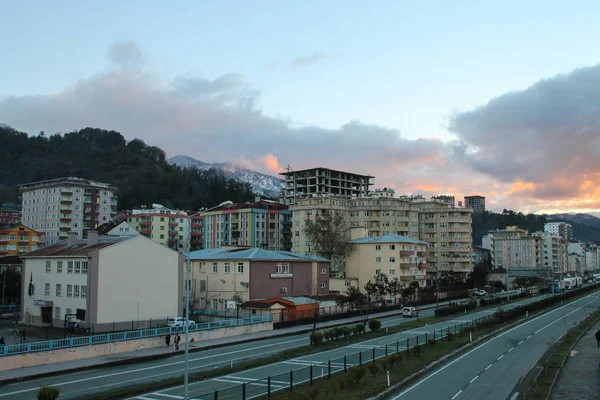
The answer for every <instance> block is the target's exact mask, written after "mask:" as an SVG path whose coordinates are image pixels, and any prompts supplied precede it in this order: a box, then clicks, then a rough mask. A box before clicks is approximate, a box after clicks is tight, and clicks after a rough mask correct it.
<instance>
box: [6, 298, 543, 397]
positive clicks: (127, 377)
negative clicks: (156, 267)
mask: <svg viewBox="0 0 600 400" xmlns="http://www.w3.org/2000/svg"><path fill="white" fill-rule="evenodd" d="M525 301H532V299H527V300H525ZM433 313H434V309H428V310H423V311H421V313H420V314H421V317H426V316H430V315H433ZM491 313H493V311H484V312H480V313H477V314H470V315H468V318H467V319H472V318H476V317H477V316H481V315H488V314H491ZM465 320H466V319H465ZM381 321H382V329H385V328H386V327H391V326H396V325H399V324H401V323H402V322H406V321H409V319H405V318H402V317H401V316H393V317H386V318H381ZM446 325H448V323H446V324H441V325H440V324H434V325H432V326H431V328H430V327H428V330H433V329H439V328H440V327H443V326H446ZM406 336H414V333H413V334H412V335H411V334H408V335H407V334H404V335H403V334H400V335H395V336H393V337H394V338H396V337H397V338H405V337H406ZM381 340H383V339H379V341H381ZM385 340H386V341H391V340H397V339H392V337H391V336H390V337H388V338H387V339H385ZM308 344H309V340H308V334H306V333H303V334H296V335H290V336H285V337H279V338H270V339H264V340H260V341H255V342H250V343H241V344H232V345H230V346H227V347H222V348H216V349H211V350H203V351H198V352H194V353H190V364H189V365H190V372H192V373H195V372H198V371H203V370H204V371H205V370H211V369H215V368H219V367H223V366H228V365H231V363H232V362H233V363H234V364H236V363H239V362H242V361H246V360H249V359H256V358H261V357H267V356H271V355H274V354H276V353H279V352H281V351H284V350H287V349H291V348H296V347H300V346H305V345H308ZM354 346H356V345H354ZM365 346H368V347H369V346H370V347H372V346H371V345H370V343H369V344H365ZM351 349H352V353H356V352H357V351H358V350H357V347H353V348H351ZM333 354H335V353H333ZM340 354H341V353H340ZM378 355H379V353H378ZM322 356H325V355H322ZM290 366H292V365H291V364H287V365H286V369H285V370H289V368H288V367H290ZM183 372H184V356H183V355H174V356H172V357H169V358H163V359H159V360H154V361H147V362H140V363H136V364H130V365H122V366H112V367H105V368H97V369H91V370H85V371H80V372H72V373H65V374H61V375H57V376H52V377H46V378H39V379H33V380H26V381H22V382H16V383H11V384H7V385H4V386H2V387H0V400H3V399H10V400H13V399H15V400H18V399H31V398H32V396H33V394H34V393H35V391H37V389H38V388H39V387H40V386H42V385H52V386H56V387H58V388H60V391H61V399H76V398H82V397H83V398H84V397H85V396H86V395H90V394H93V393H98V392H102V391H106V390H110V389H114V388H119V387H124V386H129V385H132V384H139V383H144V382H151V381H155V380H157V379H164V378H169V377H176V376H181V375H183ZM257 373H259V372H258V371H257ZM263 376H267V375H266V374H263V372H262V371H260V377H261V378H262V377H263ZM214 382H218V381H214ZM214 382H213V383H214ZM221 383H222V382H221ZM196 386H197V385H196ZM194 389H199V388H198V387H194ZM174 392H177V390H176V389H175V390H174ZM178 393H181V391H179V392H178ZM195 393H201V390H200V389H199V390H197V391H196V392H195ZM158 398H160V397H158ZM163 398H164V397H163Z"/></svg>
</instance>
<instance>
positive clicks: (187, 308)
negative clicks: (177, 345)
mask: <svg viewBox="0 0 600 400" xmlns="http://www.w3.org/2000/svg"><path fill="white" fill-rule="evenodd" d="M190 247H191V246H190V243H189V242H188V243H187V257H186V261H185V372H184V375H183V386H184V395H183V398H184V400H188V382H189V379H188V378H189V373H188V363H189V332H190V323H189V321H190Z"/></svg>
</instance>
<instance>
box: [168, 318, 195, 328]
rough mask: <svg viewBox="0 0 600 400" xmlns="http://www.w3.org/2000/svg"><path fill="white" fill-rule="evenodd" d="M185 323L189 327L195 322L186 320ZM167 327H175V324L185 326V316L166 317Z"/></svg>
mask: <svg viewBox="0 0 600 400" xmlns="http://www.w3.org/2000/svg"><path fill="white" fill-rule="evenodd" d="M187 325H188V326H189V327H193V326H195V325H196V322H194V321H190V320H187ZM167 326H168V327H176V326H185V317H174V318H169V319H167Z"/></svg>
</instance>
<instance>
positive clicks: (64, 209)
mask: <svg viewBox="0 0 600 400" xmlns="http://www.w3.org/2000/svg"><path fill="white" fill-rule="evenodd" d="M59 211H60V212H63V213H72V212H73V210H71V207H63V206H61V207H60V210H59Z"/></svg>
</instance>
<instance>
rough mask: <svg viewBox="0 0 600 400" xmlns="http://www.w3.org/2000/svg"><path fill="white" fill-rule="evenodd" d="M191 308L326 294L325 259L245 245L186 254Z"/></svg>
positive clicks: (327, 282) (326, 266)
mask: <svg viewBox="0 0 600 400" xmlns="http://www.w3.org/2000/svg"><path fill="white" fill-rule="evenodd" d="M190 260H191V274H192V276H191V287H190V288H191V295H190V297H191V298H192V299H193V303H194V305H193V307H194V308H212V309H216V310H223V309H228V308H235V304H236V303H237V304H240V303H242V302H246V301H250V300H257V299H265V298H273V297H287V296H318V295H327V294H329V260H327V259H324V258H321V257H316V256H305V255H302V254H295V253H291V252H287V251H270V250H265V249H260V248H248V247H221V248H219V249H205V250H198V251H193V252H191V253H190Z"/></svg>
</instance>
